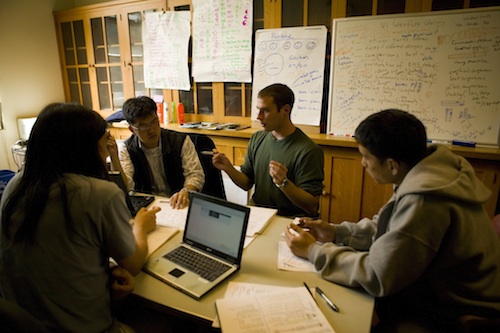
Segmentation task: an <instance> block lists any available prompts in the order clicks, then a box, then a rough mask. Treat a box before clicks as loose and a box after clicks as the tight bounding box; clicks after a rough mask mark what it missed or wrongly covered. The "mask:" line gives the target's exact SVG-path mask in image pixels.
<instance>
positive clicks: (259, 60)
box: [252, 26, 327, 126]
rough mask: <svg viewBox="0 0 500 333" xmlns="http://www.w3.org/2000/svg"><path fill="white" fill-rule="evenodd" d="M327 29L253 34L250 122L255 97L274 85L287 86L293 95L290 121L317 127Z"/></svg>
mask: <svg viewBox="0 0 500 333" xmlns="http://www.w3.org/2000/svg"><path fill="white" fill-rule="evenodd" d="M326 32H327V30H326V27H325V26H310V27H293V28H280V29H259V30H257V31H256V32H255V50H254V59H255V60H254V69H253V72H254V74H253V83H252V120H256V119H257V116H258V110H257V107H256V103H257V94H258V93H259V91H260V90H262V89H263V88H265V87H267V86H268V85H270V84H273V83H282V84H286V85H287V86H288V87H290V89H292V91H293V92H294V94H295V103H294V106H293V108H292V113H291V119H292V122H293V123H295V124H302V125H313V126H319V124H320V120H321V105H322V99H323V86H324V77H325V58H326Z"/></svg>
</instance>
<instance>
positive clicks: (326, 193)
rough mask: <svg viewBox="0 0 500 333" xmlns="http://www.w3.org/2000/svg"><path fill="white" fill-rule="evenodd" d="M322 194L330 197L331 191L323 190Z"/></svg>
mask: <svg viewBox="0 0 500 333" xmlns="http://www.w3.org/2000/svg"><path fill="white" fill-rule="evenodd" d="M321 195H322V196H324V197H329V196H330V193H328V192H327V191H323V192H321Z"/></svg>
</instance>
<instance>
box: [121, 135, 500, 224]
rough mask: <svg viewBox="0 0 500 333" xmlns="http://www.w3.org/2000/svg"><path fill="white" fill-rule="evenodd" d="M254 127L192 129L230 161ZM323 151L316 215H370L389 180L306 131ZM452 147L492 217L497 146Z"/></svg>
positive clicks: (239, 156)
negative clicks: (487, 193) (481, 188)
mask: <svg viewBox="0 0 500 333" xmlns="http://www.w3.org/2000/svg"><path fill="white" fill-rule="evenodd" d="M168 128H169V129H172V130H174V131H179V132H190V131H192V130H189V129H185V128H180V127H178V126H177V125H169V126H168ZM111 131H112V134H113V135H114V136H115V138H120V139H126V138H128V137H129V136H130V131H129V130H128V129H127V128H112V129H111ZM255 131H256V129H246V130H242V131H238V132H234V131H226V130H221V131H216V132H214V131H207V130H197V131H196V133H203V134H206V135H209V136H210V137H211V138H212V140H213V141H214V143H215V146H216V147H217V149H218V150H219V151H220V152H222V153H224V154H226V156H227V157H228V158H229V160H230V161H231V162H232V163H233V164H234V165H241V164H242V163H243V162H244V160H245V154H246V151H247V146H248V140H249V139H250V137H251V135H252V134H253V133H254V132H255ZM309 136H310V137H311V139H312V140H313V141H315V142H316V143H317V144H318V145H319V146H320V147H321V149H322V150H323V153H324V160H325V164H324V173H325V180H324V186H325V187H324V189H323V194H322V196H321V198H320V215H321V218H322V219H323V220H326V221H329V222H333V223H340V222H342V221H358V220H360V219H361V218H363V217H372V216H373V215H375V214H377V213H378V211H379V209H380V208H381V207H382V206H383V205H384V204H385V203H386V202H387V200H388V199H389V198H390V197H391V195H392V191H393V186H392V185H391V184H384V185H381V184H377V183H375V182H374V181H373V179H372V178H371V177H370V176H369V175H368V173H367V172H366V171H365V169H364V168H363V167H362V166H361V154H360V153H359V152H358V149H357V144H356V142H355V141H354V140H352V139H345V138H335V139H334V138H332V137H330V136H328V135H325V134H309ZM452 150H453V151H454V152H455V153H456V154H458V155H461V156H463V157H465V158H466V159H467V160H468V161H469V162H470V163H471V165H472V166H473V167H474V170H475V171H476V175H477V176H478V178H479V179H481V181H482V182H483V183H484V184H485V185H486V187H488V188H489V189H490V190H491V192H492V196H491V197H490V199H489V200H488V201H487V202H486V204H485V208H486V210H487V212H488V214H489V215H490V216H491V217H493V216H494V215H495V210H496V207H497V202H498V199H499V191H500V149H499V148H467V147H452Z"/></svg>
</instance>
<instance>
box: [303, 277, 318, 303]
mask: <svg viewBox="0 0 500 333" xmlns="http://www.w3.org/2000/svg"><path fill="white" fill-rule="evenodd" d="M304 287H306V289H307V291H308V292H309V294H310V295H311V297H312V298H313V300H314V302H316V304H318V302H317V301H316V298H314V295H313V293H312V292H311V289H310V288H309V286H308V285H307V283H305V282H304Z"/></svg>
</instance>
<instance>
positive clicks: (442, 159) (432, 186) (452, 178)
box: [396, 145, 491, 204]
mask: <svg viewBox="0 0 500 333" xmlns="http://www.w3.org/2000/svg"><path fill="white" fill-rule="evenodd" d="M417 193H427V194H432V195H436V196H441V197H446V198H450V199H454V200H459V201H464V202H467V203H479V204H482V203H484V202H486V200H488V198H489V197H490V195H491V192H490V190H489V189H488V188H487V187H486V186H485V185H484V184H483V183H482V182H481V181H480V180H479V179H478V178H477V177H476V176H475V172H474V169H473V168H472V166H471V165H470V164H469V162H468V161H467V160H466V159H465V158H463V157H461V156H458V155H456V154H454V153H453V152H452V151H451V150H450V149H449V148H447V147H445V146H442V145H431V146H429V148H428V155H427V157H425V158H424V159H422V160H421V161H420V162H419V163H418V164H417V165H415V166H414V167H413V168H412V169H411V170H410V172H408V174H407V175H406V177H405V178H404V180H403V182H402V183H401V185H400V186H399V187H398V189H397V191H396V196H397V197H402V196H404V195H406V194H417Z"/></svg>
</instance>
